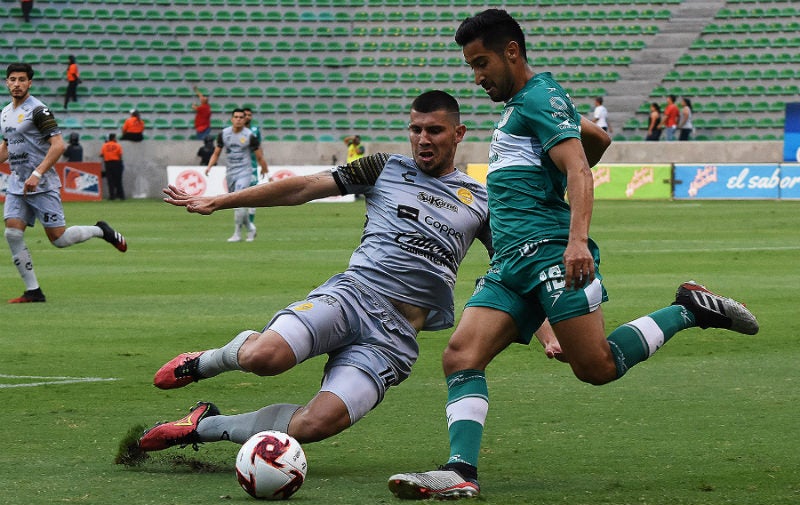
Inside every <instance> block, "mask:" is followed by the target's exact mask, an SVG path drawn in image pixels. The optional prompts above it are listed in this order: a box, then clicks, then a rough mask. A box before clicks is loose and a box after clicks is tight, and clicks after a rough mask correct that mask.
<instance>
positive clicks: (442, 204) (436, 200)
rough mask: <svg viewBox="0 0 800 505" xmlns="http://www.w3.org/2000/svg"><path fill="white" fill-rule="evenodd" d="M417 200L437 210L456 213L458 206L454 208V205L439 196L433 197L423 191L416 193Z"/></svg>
mask: <svg viewBox="0 0 800 505" xmlns="http://www.w3.org/2000/svg"><path fill="white" fill-rule="evenodd" d="M417 200H419V201H420V202H422V203H426V204H428V205H431V206H433V207H436V208H437V209H445V210H449V211H452V212H456V213H458V206H456V204H454V203H450V202H448V201H446V200H445V199H444V198H442V197H440V196H435V195H431V194H429V193H426V192H424V191H420V192H419V193H417Z"/></svg>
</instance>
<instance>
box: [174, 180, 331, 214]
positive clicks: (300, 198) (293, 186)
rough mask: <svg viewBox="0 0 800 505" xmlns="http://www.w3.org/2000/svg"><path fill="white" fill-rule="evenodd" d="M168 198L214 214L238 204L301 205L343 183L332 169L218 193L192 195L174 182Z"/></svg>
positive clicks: (176, 202) (266, 205)
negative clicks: (335, 179)
mask: <svg viewBox="0 0 800 505" xmlns="http://www.w3.org/2000/svg"><path fill="white" fill-rule="evenodd" d="M164 194H165V195H167V197H166V198H164V201H165V202H167V203H169V204H171V205H175V206H178V207H186V210H187V211H189V212H194V213H197V214H206V215H207V214H211V213H213V212H216V211H218V210H222V209H235V208H238V207H284V206H291V205H300V204H303V203H306V202H309V201H311V200H315V199H317V198H324V197H327V196H335V195H339V194H340V193H339V187H338V186H337V185H336V182H335V181H334V180H333V176H332V175H331V173H330V172H320V173H318V174H313V175H306V176H296V177H288V178H286V179H281V180H279V181H277V182H273V183H271V184H259V185H257V186H251V187H249V188H246V189H243V190H241V191H236V192H234V193H226V194H223V195H218V196H210V197H203V196H190V195H188V194H187V193H186V192H184V191H182V190H180V189H178V188H177V187H176V186H173V185H170V186H169V187H167V188H165V189H164Z"/></svg>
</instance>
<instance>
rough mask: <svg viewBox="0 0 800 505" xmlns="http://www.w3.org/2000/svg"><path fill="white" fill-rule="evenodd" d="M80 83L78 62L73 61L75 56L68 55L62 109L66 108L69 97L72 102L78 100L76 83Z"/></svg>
mask: <svg viewBox="0 0 800 505" xmlns="http://www.w3.org/2000/svg"><path fill="white" fill-rule="evenodd" d="M80 83H81V74H80V72H79V71H78V64H77V63H76V62H75V57H74V56H72V55H70V56H69V64H68V65H67V91H66V92H65V93H64V110H67V105H68V104H69V101H70V99H72V101H73V102H77V101H78V84H80Z"/></svg>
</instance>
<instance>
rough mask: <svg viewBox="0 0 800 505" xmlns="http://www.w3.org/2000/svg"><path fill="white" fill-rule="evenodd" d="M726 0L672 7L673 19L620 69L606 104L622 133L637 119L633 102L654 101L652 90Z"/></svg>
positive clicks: (689, 3)
mask: <svg viewBox="0 0 800 505" xmlns="http://www.w3.org/2000/svg"><path fill="white" fill-rule="evenodd" d="M727 3H728V2H726V1H725V0H702V1H697V0H692V1H691V2H683V3H681V4H678V5H674V6H672V9H671V13H672V15H671V16H670V18H669V19H668V20H667V21H666V22H664V23H663V24H662V25H661V26H660V30H659V32H658V36H657V37H655V39H654V40H652V41H651V42H649V43H648V44H647V46H646V47H645V48H644V49H642V50H641V51H638V52H637V53H636V54H635V55H634V56H632V58H631V64H630V65H629V66H628V67H626V68H624V69H622V70H620V79H619V81H617V83H616V85H615V86H612V87H609V88H608V93H607V95H606V96H605V98H604V102H603V104H604V105H605V106H606V108H607V109H608V111H609V121H610V123H611V127H612V129H613V130H615V131H617V132H622V127H623V125H624V124H626V123H628V121H629V120H631V119H633V118H635V116H636V110H632V107H631V104H640V103H646V102H648V101H651V99H650V98H649V97H650V93H651V91H652V90H653V89H655V88H656V87H657V86H658V85H659V84H661V82H662V81H663V80H664V77H665V76H666V75H667V73H668V72H669V71H670V70H673V69H674V68H675V64H676V63H677V61H678V59H679V58H680V57H681V55H682V54H684V53H685V52H686V51H687V50H688V49H689V47H690V46H691V44H692V42H694V41H695V40H697V38H698V37H699V36H700V34H701V33H702V31H703V28H704V27H705V26H706V25H707V24H708V23H707V21H706V20H708V19H713V18H714V14H715V13H716V12H717V11H718V10H719V9H721V8H723V7H725V5H726V4H727Z"/></svg>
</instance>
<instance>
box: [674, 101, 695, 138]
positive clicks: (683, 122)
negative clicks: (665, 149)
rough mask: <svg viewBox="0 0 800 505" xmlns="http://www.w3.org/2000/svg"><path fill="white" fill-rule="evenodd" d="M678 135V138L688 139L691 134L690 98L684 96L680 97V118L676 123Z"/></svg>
mask: <svg viewBox="0 0 800 505" xmlns="http://www.w3.org/2000/svg"><path fill="white" fill-rule="evenodd" d="M678 129H680V137H678V140H689V137H691V136H692V130H694V125H693V124H692V100H691V99H689V98H686V97H682V98H681V118H680V122H679V123H678Z"/></svg>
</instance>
